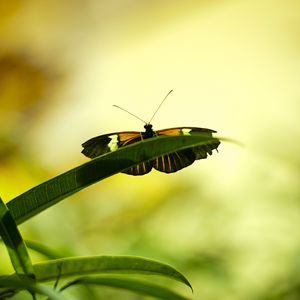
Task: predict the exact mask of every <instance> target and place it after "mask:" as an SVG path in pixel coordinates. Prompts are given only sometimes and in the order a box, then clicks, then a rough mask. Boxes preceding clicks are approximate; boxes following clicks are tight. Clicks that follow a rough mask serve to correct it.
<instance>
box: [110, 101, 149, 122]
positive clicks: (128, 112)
mask: <svg viewBox="0 0 300 300" xmlns="http://www.w3.org/2000/svg"><path fill="white" fill-rule="evenodd" d="M113 106H114V107H116V108H119V109H121V110H123V111H125V112H127V113H128V114H130V115H132V116H133V117H135V118H137V119H139V120H140V121H142V122H143V123H145V124H147V122H146V121H144V120H143V119H141V118H140V117H138V116H136V115H134V114H133V113H131V112H130V111H128V110H126V109H125V108H123V107H120V106H118V105H115V104H114V105H113Z"/></svg>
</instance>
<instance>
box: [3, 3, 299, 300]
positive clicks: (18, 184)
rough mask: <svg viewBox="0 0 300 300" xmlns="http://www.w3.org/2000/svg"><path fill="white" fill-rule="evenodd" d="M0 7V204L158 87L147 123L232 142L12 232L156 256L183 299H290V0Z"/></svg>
mask: <svg viewBox="0 0 300 300" xmlns="http://www.w3.org/2000/svg"><path fill="white" fill-rule="evenodd" d="M0 14H1V17H0V104H1V106H0V108H1V109H0V160H1V163H0V195H1V197H2V198H3V199H4V200H5V201H6V202H7V201H9V200H11V199H12V198H14V197H15V196H17V195H19V194H20V193H22V192H24V191H26V190H27V189H29V188H31V187H33V186H34V185H37V184H39V183H41V182H43V181H45V180H47V179H49V178H51V177H54V176H56V175H58V174H60V173H63V172H65V171H67V170H68V169H70V168H73V167H75V166H78V165H79V164H82V163H84V162H86V161H88V159H87V158H86V157H84V156H83V155H82V154H81V153H80V151H81V143H83V142H84V141H85V140H87V139H89V138H91V137H93V136H96V135H100V134H104V133H109V132H114V131H124V130H143V123H141V122H140V121H138V120H137V119H134V118H132V117H131V116H130V115H127V114H125V113H124V112H122V111H120V110H118V109H116V108H114V107H112V105H113V104H117V105H120V106H122V107H124V108H126V109H128V110H130V111H131V112H132V113H134V114H137V115H138V116H140V117H141V118H142V119H146V120H149V119H150V117H151V115H152V114H153V112H154V111H155V109H156V108H157V106H158V105H159V103H160V101H161V100H162V99H163V97H164V96H165V95H166V93H167V92H168V91H169V90H170V89H174V93H172V94H171V95H170V96H169V98H168V99H167V101H166V102H165V103H164V105H163V106H162V108H161V110H160V111H159V113H158V114H157V115H156V117H155V119H154V120H153V122H152V123H153V126H154V128H155V129H162V128H167V127H173V126H196V127H207V128H211V129H215V130H217V131H218V134H219V136H222V137H230V138H234V139H236V140H238V141H240V142H241V143H242V144H243V146H242V147H241V146H237V145H234V144H230V143H222V144H221V146H220V147H219V153H216V152H215V153H214V155H213V156H211V157H209V158H208V159H207V160H203V161H197V162H195V163H194V164H193V165H192V166H191V167H189V168H186V169H183V170H182V171H180V172H178V173H175V174H171V175H167V174H163V173H159V172H156V171H152V172H151V173H150V174H148V175H146V176H141V177H133V176H128V175H125V174H118V175H115V176H113V177H111V178H109V179H107V180H105V181H103V182H100V183H98V184H95V185H94V186H92V187H89V188H87V189H85V190H83V191H81V192H80V193H78V194H77V195H75V196H72V197H70V198H68V199H66V200H64V201H62V202H61V203H59V204H58V205H56V206H55V207H52V208H50V209H48V210H46V211H45V212H43V213H41V214H40V215H38V216H36V217H35V218H33V219H31V220H29V221H27V222H26V223H24V224H22V225H21V226H20V229H21V231H22V233H23V235H24V238H26V239H29V240H33V241H36V242H39V243H43V244H45V245H47V246H48V247H50V248H52V249H54V250H55V251H57V252H59V253H63V255H102V254H107V255H138V256H145V257H149V258H153V259H157V260H162V261H164V262H167V263H170V264H172V265H173V266H175V267H176V268H178V269H179V270H180V271H181V272H183V273H184V274H185V275H186V276H187V278H188V279H189V280H190V282H191V283H192V285H193V287H194V295H192V294H191V293H190V292H189V291H188V290H187V289H186V287H183V286H181V285H180V284H177V283H175V284H174V287H173V288H174V289H176V290H177V291H179V292H181V293H183V294H184V295H186V296H189V297H194V299H207V300H212V299H231V300H232V299H269V298H270V299H271V298H272V297H273V298H272V299H275V298H276V297H277V298H276V299H300V294H299V289H298V292H297V290H295V289H294V290H293V291H292V292H291V294H288V296H287V295H286V294H285V293H288V292H285V291H289V289H290V287H291V288H292V287H294V286H297V284H298V283H299V281H297V280H298V277H299V271H300V235H299V226H300V185H299V179H300V158H299V151H300V142H299V138H300V126H299V125H298V123H299V112H300V84H299V75H300V38H299V37H300V2H299V1H297V0H286V1H280V0H278V1H271V0H265V1H259V0H252V1H241V0H240V1H238V0H236V1H234V0H232V1H220V0H219V1H217V0H215V1H204V0H202V1H196V0H187V1H179V0H175V1H174V0H172V1H171V0H163V1H137V0H112V1H97V0H87V1H79V0H75V1H74V0H73V1H71V0H63V1H61V0H60V1H58V0H53V1H38V0H31V1H21V0H10V1H8V0H1V1H0ZM0 255H1V257H4V258H5V257H7V254H6V250H5V249H4V247H3V245H1V247H0ZM42 259H44V258H43V257H41V256H39V255H37V254H34V253H33V260H34V262H37V261H40V260H42ZM0 271H1V274H7V272H9V271H12V268H11V267H10V265H9V261H8V260H7V261H4V259H3V262H1V265H0ZM168 285H170V283H169V282H168ZM99 290H100V289H98V290H96V292H97V291H99ZM282 291H283V292H282ZM96 292H95V293H96ZM101 295H102V296H100V295H98V296H97V297H98V298H97V299H143V298H142V297H139V296H136V295H133V294H130V293H127V292H122V291H114V290H110V289H102V290H101ZM274 295H275V296H274ZM280 295H281V296H280ZM291 295H292V296H291ZM109 297H110V298H109ZM274 297H275V298H274ZM285 297H286V298H285ZM287 297H290V298H287ZM291 297H294V298H291Z"/></svg>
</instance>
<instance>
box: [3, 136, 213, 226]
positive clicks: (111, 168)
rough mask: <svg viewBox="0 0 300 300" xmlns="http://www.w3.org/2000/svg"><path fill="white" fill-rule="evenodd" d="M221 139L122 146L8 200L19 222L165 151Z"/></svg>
mask: <svg viewBox="0 0 300 300" xmlns="http://www.w3.org/2000/svg"><path fill="white" fill-rule="evenodd" d="M216 142H219V140H218V139H216V138H213V137H212V136H211V134H201V135H200V134H199V135H194V136H177V137H175V136H168V137H167V136H161V137H157V138H152V139H147V140H144V141H142V142H138V143H134V144H132V145H129V146H126V147H122V148H120V149H119V150H117V151H114V152H110V153H107V154H105V155H102V156H100V157H97V158H95V159H93V160H91V161H89V162H87V163H85V164H83V165H81V166H79V167H76V168H74V169H72V170H69V171H68V172H65V173H63V174H61V175H58V176H56V177H54V178H52V179H50V180H48V181H46V182H44V183H42V184H40V185H38V186H36V187H34V188H32V189H30V190H29V191H27V192H25V193H23V194H21V195H20V196H18V197H16V198H14V199H13V200H11V201H10V202H8V203H7V207H8V208H9V210H10V212H11V214H12V216H13V218H14V219H15V221H16V223H17V224H20V223H22V222H24V221H26V220H28V219H29V218H31V217H33V216H34V215H36V214H38V213H40V212H42V211H43V210H45V209H47V208H48V207H50V206H52V205H54V204H56V203H57V202H59V201H61V200H62V199H64V198H66V197H68V196H70V195H72V194H74V193H76V192H78V191H80V190H81V189H83V188H85V187H87V186H89V185H91V184H93V183H95V182H97V181H100V180H102V179H104V178H107V177H109V176H111V175H113V174H116V173H119V172H121V171H123V170H125V169H128V168H129V167H132V166H134V165H136V164H138V163H141V162H143V161H148V160H151V159H154V158H155V157H158V156H161V155H163V154H168V153H171V152H174V151H178V150H182V149H186V148H189V147H194V146H201V145H206V144H210V143H216Z"/></svg>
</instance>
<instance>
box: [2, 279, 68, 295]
mask: <svg viewBox="0 0 300 300" xmlns="http://www.w3.org/2000/svg"><path fill="white" fill-rule="evenodd" d="M0 287H4V288H5V290H3V291H0V299H6V298H5V297H8V296H12V295H15V294H16V293H18V292H19V291H20V290H27V291H29V292H30V293H37V294H41V295H44V296H47V297H48V298H49V299H51V300H67V298H66V297H65V296H64V295H62V294H61V293H59V292H57V291H55V290H54V289H53V288H51V287H48V286H45V285H41V284H37V283H35V282H34V281H33V280H29V279H28V278H25V280H24V278H23V279H22V280H19V279H17V278H8V277H0Z"/></svg>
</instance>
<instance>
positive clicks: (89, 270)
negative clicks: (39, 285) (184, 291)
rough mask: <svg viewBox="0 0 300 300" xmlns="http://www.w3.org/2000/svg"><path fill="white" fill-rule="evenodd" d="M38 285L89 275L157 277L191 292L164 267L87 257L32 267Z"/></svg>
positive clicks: (135, 260) (137, 259) (175, 273)
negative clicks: (58, 278)
mask: <svg viewBox="0 0 300 300" xmlns="http://www.w3.org/2000/svg"><path fill="white" fill-rule="evenodd" d="M33 267H34V271H35V274H36V278H37V280H38V281H49V280H55V279H56V278H57V277H58V276H59V277H61V278H63V277H70V276H78V275H90V274H103V273H115V274H145V275H160V276H164V277H169V278H171V279H174V280H177V281H180V282H182V283H184V284H185V285H187V286H189V287H190V288H191V289H192V287H191V284H190V283H189V281H188V280H187V279H186V278H185V277H184V276H183V275H182V274H181V273H180V272H179V271H177V270H176V269H174V268H173V267H171V266H170V265H167V264H165V263H162V262H159V261H155V260H151V259H147V258H142V257H136V256H88V257H74V258H63V259H56V260H51V261H47V262H42V263H37V264H34V266H33Z"/></svg>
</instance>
